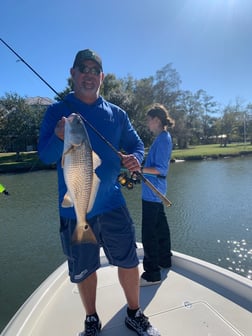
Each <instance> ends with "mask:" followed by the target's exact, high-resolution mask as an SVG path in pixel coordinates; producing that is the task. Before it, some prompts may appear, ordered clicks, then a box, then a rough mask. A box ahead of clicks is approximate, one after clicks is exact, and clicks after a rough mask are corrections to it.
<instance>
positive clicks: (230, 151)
mask: <svg viewBox="0 0 252 336" xmlns="http://www.w3.org/2000/svg"><path fill="white" fill-rule="evenodd" d="M243 154H252V145H251V144H246V145H245V144H229V145H227V146H226V147H221V146H220V145H219V144H214V145H201V146H195V147H190V148H188V149H175V150H173V152H172V159H185V160H188V159H190V160H193V159H195V160H197V159H199V160H200V159H204V158H207V157H212V158H221V157H225V156H239V155H243Z"/></svg>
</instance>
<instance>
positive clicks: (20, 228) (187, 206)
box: [0, 157, 252, 331]
mask: <svg viewBox="0 0 252 336" xmlns="http://www.w3.org/2000/svg"><path fill="white" fill-rule="evenodd" d="M251 167H252V157H246V158H239V159H225V160H217V161H215V160H214V161H202V162H183V163H175V164H172V165H171V170H170V173H169V192H168V198H169V199H170V200H171V201H172V202H173V205H172V207H171V208H167V209H166V211H167V216H168V220H169V224H170V229H171V236H172V249H173V250H176V251H179V252H182V253H186V254H189V255H192V256H194V257H198V258H201V259H204V260H207V261H209V262H212V263H214V264H217V265H219V266H221V267H224V268H227V269H230V270H232V271H234V272H236V273H238V274H241V275H243V276H245V277H248V278H250V279H252V211H251V204H252V178H251ZM0 183H2V184H3V185H5V187H6V188H7V189H8V191H9V192H10V196H9V197H6V196H4V195H1V194H0V214H1V216H0V265H1V275H0V331H1V330H2V329H3V327H4V325H5V324H6V323H7V322H8V320H9V319H10V318H11V317H12V315H13V314H14V313H15V312H16V310H17V309H18V307H19V306H20V305H21V304H22V303H23V302H24V300H25V299H26V298H27V297H28V296H29V295H30V294H31V293H32V292H33V291H34V290H35V288H36V287H37V286H38V285H39V284H40V283H41V282H42V281H43V280H44V279H45V278H46V277H47V276H48V275H49V274H50V273H51V272H52V271H53V270H54V269H55V268H56V267H57V266H58V265H60V264H61V263H62V262H63V261H64V256H63V255H62V251H61V246H60V241H59V236H58V210H57V185H56V183H57V182H56V172H55V171H40V172H31V173H26V174H17V175H14V174H12V175H0ZM140 191H141V187H140V186H136V187H134V189H133V191H128V190H124V194H125V197H126V198H127V201H128V205H129V209H130V211H131V214H132V217H133V219H134V221H135V223H136V231H137V238H138V240H139V241H140V240H141V236H140V221H141V200H140Z"/></svg>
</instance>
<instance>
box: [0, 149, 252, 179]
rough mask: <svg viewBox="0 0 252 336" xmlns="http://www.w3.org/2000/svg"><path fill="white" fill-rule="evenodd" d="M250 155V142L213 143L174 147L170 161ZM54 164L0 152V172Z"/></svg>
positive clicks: (30, 154) (33, 155) (31, 156)
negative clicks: (184, 147) (182, 147)
mask: <svg viewBox="0 0 252 336" xmlns="http://www.w3.org/2000/svg"><path fill="white" fill-rule="evenodd" d="M242 155H252V145H251V144H247V145H245V144H230V145H227V146H226V147H221V146H220V145H218V144H215V145H202V146H195V147H190V148H188V149H183V150H182V149H175V150H173V153H172V161H175V160H204V159H209V158H212V159H221V158H224V157H228V156H233V157H235V156H242ZM52 168H54V165H50V166H48V165H45V164H43V163H42V162H41V161H40V160H39V158H38V155H37V152H22V153H20V154H19V155H17V154H16V153H0V173H11V172H23V171H34V170H39V169H52Z"/></svg>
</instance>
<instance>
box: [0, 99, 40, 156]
mask: <svg viewBox="0 0 252 336" xmlns="http://www.w3.org/2000/svg"><path fill="white" fill-rule="evenodd" d="M0 106H1V109H0V110H1V123H0V134H1V135H0V148H1V149H2V150H4V151H12V152H13V151H14V152H20V151H25V150H26V149H27V146H32V147H33V148H34V149H35V148H36V145H37V138H38V129H39V125H40V122H41V118H42V108H40V109H39V111H38V112H37V110H36V111H35V110H34V108H32V107H31V106H29V105H28V104H27V103H26V99H25V98H22V97H20V96H18V94H17V93H10V94H8V93H7V94H6V96H5V97H1V98H0ZM44 109H45V107H43V112H44Z"/></svg>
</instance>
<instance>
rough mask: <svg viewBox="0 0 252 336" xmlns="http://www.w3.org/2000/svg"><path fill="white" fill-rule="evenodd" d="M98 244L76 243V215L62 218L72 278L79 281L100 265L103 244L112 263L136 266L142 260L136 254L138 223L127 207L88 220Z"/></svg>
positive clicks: (125, 266) (64, 240) (61, 223)
mask: <svg viewBox="0 0 252 336" xmlns="http://www.w3.org/2000/svg"><path fill="white" fill-rule="evenodd" d="M88 222H89V225H90V226H91V228H92V230H93V232H94V234H95V236H96V239H97V242H98V243H97V244H93V243H84V244H72V243H71V238H72V234H73V231H74V228H75V225H76V220H75V219H69V218H63V217H61V218H60V236H61V243H62V248H63V252H64V254H65V255H66V256H67V260H68V268H69V276H70V280H71V281H72V282H74V283H78V282H81V281H83V280H84V279H86V278H87V277H88V276H89V275H90V274H92V273H93V272H95V271H96V270H97V269H98V268H99V267H100V247H101V246H102V247H103V249H104V252H105V255H106V257H107V259H108V261H109V263H110V264H111V265H114V266H118V267H122V268H133V267H136V266H137V265H138V263H139V261H138V257H137V254H136V242H135V227H134V224H133V221H132V219H131V217H130V215H129V212H128V209H127V208H126V207H120V208H118V209H115V210H113V211H111V212H107V213H104V214H102V215H98V216H95V217H92V218H90V219H89V220H88Z"/></svg>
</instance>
